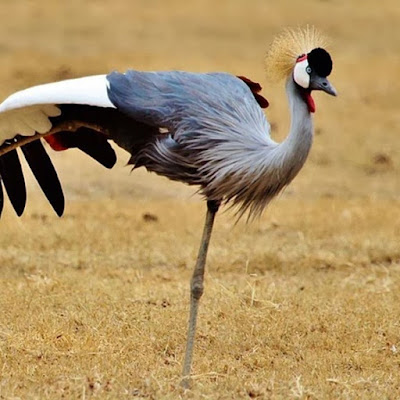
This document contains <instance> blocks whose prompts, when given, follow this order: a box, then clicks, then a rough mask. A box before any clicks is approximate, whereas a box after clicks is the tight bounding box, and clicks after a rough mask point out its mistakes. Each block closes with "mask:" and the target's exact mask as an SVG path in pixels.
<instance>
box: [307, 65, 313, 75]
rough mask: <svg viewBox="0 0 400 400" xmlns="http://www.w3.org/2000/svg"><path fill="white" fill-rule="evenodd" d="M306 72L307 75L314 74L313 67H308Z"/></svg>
mask: <svg viewBox="0 0 400 400" xmlns="http://www.w3.org/2000/svg"><path fill="white" fill-rule="evenodd" d="M306 72H307V74H311V72H312V69H311V67H310V66H308V67H307V68H306Z"/></svg>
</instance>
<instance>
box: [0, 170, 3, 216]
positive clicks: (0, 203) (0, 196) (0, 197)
mask: <svg viewBox="0 0 400 400" xmlns="http://www.w3.org/2000/svg"><path fill="white" fill-rule="evenodd" d="M3 206H4V195H3V186H2V184H1V176H0V217H1V213H2V212H3Z"/></svg>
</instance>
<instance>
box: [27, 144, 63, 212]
mask: <svg viewBox="0 0 400 400" xmlns="http://www.w3.org/2000/svg"><path fill="white" fill-rule="evenodd" d="M21 149H22V151H23V153H24V156H25V158H26V161H27V163H28V165H29V167H30V168H31V170H32V172H33V175H34V176H35V178H36V180H37V182H38V183H39V185H40V187H41V188H42V190H43V193H44V194H45V196H46V197H47V200H49V202H50V204H51V206H52V207H53V209H54V211H55V212H56V213H57V215H58V216H59V217H61V215H62V214H63V212H64V206H65V200H64V194H63V191H62V187H61V184H60V181H59V179H58V176H57V172H56V170H55V169H54V166H53V164H52V162H51V160H50V157H49V156H48V155H47V153H46V150H45V149H44V147H43V144H42V143H41V141H40V140H36V141H34V142H31V143H28V144H25V145H24V146H22V147H21Z"/></svg>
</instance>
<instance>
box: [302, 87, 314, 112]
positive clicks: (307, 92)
mask: <svg viewBox="0 0 400 400" xmlns="http://www.w3.org/2000/svg"><path fill="white" fill-rule="evenodd" d="M304 100H305V102H306V104H307V107H308V111H309V112H310V113H315V102H314V99H313V98H312V97H311V91H310V90H305V91H304Z"/></svg>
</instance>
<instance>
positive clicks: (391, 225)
mask: <svg viewBox="0 0 400 400" xmlns="http://www.w3.org/2000/svg"><path fill="white" fill-rule="evenodd" d="M0 18H1V23H0V33H1V34H0V55H1V65H0V82H1V85H0V95H1V97H2V98H4V97H6V96H7V95H8V94H10V93H12V92H13V91H15V90H17V89H21V88H24V87H27V86H30V85H35V84H39V83H43V82H49V81H53V80H57V79H64V78H71V77H77V76H81V75H88V74H97V73H104V72H108V71H111V70H120V71H123V70H125V69H127V68H136V69H144V70H165V69H182V70H191V71H228V72H231V73H233V74H237V75H245V76H248V77H249V78H251V79H252V80H254V81H259V82H260V83H261V84H262V85H263V87H264V91H263V94H264V96H265V97H266V98H268V99H269V101H270V103H271V106H270V108H269V109H267V111H266V113H267V117H268V119H269V120H270V122H271V124H272V127H273V136H274V137H275V138H276V139H277V140H281V139H283V138H284V136H285V134H286V132H287V129H288V127H289V118H288V111H287V105H286V99H285V94H284V91H283V87H282V84H272V83H270V82H269V81H268V79H267V77H266V76H265V74H264V57H265V54H266V50H267V48H268V44H269V43H270V42H271V40H272V37H273V35H274V34H276V33H278V32H279V31H280V30H281V29H282V28H283V27H285V26H297V25H299V24H300V25H304V24H307V23H309V24H314V25H316V26H317V27H319V28H320V29H322V30H323V31H324V32H325V33H326V34H328V35H329V37H330V39H331V45H330V52H331V54H332V57H333V59H334V71H333V73H332V76H331V81H332V83H333V84H334V85H335V86H336V88H337V90H338V92H339V96H338V97H337V98H332V97H329V96H326V95H324V94H316V95H315V100H316V104H317V112H316V114H315V128H316V135H315V140H314V145H313V148H312V151H311V154H310V157H309V159H308V161H307V163H306V165H305V167H304V168H303V170H302V171H301V172H300V174H299V176H298V177H297V178H296V179H295V181H294V182H293V183H292V184H291V186H290V187H289V188H288V189H287V190H286V191H285V192H284V194H282V195H281V196H279V198H278V199H276V200H275V201H274V202H273V203H272V204H271V206H270V207H269V208H268V210H267V211H266V212H265V213H264V215H263V217H262V218H261V219H260V220H259V221H257V222H255V223H252V224H246V223H245V222H244V221H241V222H239V223H238V224H235V221H234V217H233V214H232V213H231V212H229V211H225V212H222V213H220V215H218V217H217V220H216V226H215V231H214V233H213V238H212V243H211V247H210V254H209V263H208V268H207V273H206V282H205V294H204V296H203V298H202V302H201V310H200V316H199V327H198V329H199V330H198V336H197V341H196V348H195V355H194V366H193V373H194V377H193V386H192V390H191V391H189V392H186V393H183V392H182V390H181V389H180V387H179V382H180V373H181V364H182V359H183V352H184V346H185V335H186V323H187V314H188V304H189V280H190V275H191V270H192V267H193V265H194V261H195V258H196V253H197V247H198V244H199V240H200V236H201V230H202V224H203V218H204V214H205V205H204V203H203V202H202V200H201V199H200V198H199V197H198V196H196V195H193V193H194V190H193V189H191V188H187V187H185V186H184V185H181V184H178V183H172V182H169V181H167V180H165V179H163V178H160V177H157V176H155V175H153V174H149V173H146V172H145V171H140V170H139V171H135V172H133V173H131V172H130V168H129V167H126V166H125V164H126V162H127V160H128V155H127V154H126V153H124V152H123V151H122V150H121V151H118V155H119V162H118V165H116V166H115V167H114V169H113V170H111V171H108V170H106V169H104V168H102V167H100V166H97V165H95V163H94V162H92V161H91V160H89V159H86V158H85V157H84V156H81V155H80V154H78V153H76V152H74V151H68V152H65V153H54V152H52V159H53V160H54V163H55V165H56V167H57V170H58V171H59V175H60V179H61V181H62V183H63V187H64V192H65V195H66V199H67V206H66V211H65V214H64V216H63V217H62V218H61V219H59V218H57V217H56V216H55V215H54V214H53V213H52V210H51V209H50V206H49V205H48V204H47V203H46V201H45V200H44V199H43V195H42V194H41V192H40V189H39V188H38V187H37V185H36V183H35V182H34V180H33V179H32V177H31V176H30V175H29V172H27V176H28V186H29V193H28V196H29V198H28V205H27V210H26V213H25V214H24V216H23V217H22V218H17V217H16V216H15V215H14V213H13V211H12V209H11V206H10V205H9V204H7V205H6V206H5V210H4V213H3V217H2V220H1V222H0V307H1V309H2V310H3V312H2V313H1V314H0V371H1V373H0V398H4V399H18V398H21V399H59V398H68V399H70V398H80V399H85V398H90V397H94V398H99V399H116V398H143V399H147V398H150V399H176V398H180V397H182V398H189V399H232V398H235V399H248V398H260V399H265V398H266V399H288V398H300V399H314V398H315V399H338V398H347V399H358V398H360V399H367V398H368V399H384V398H385V399H396V398H399V397H400V378H399V376H400V328H399V320H400V306H399V304H400V246H399V243H400V240H399V239H400V200H399V195H400V179H399V172H400V135H399V133H400V114H399V112H398V109H399V106H400V101H399V90H400V81H399V79H398V72H399V70H400V56H399V54H400V28H399V25H398V21H399V18H400V8H399V7H398V2H397V0H383V1H381V2H379V4H377V3H376V2H373V1H372V0H366V1H364V3H363V6H362V7H361V6H360V3H359V2H358V1H355V0H353V1H343V0H325V1H322V0H319V1H317V0H303V1H302V2H297V3H293V2H291V1H289V0H281V1H279V2H270V1H266V0H254V1H252V2H248V1H245V0H235V1H232V0H229V1H228V0H221V1H218V2H214V1H211V0H203V1H198V2H195V1H178V0H173V1H168V2H157V1H148V0H146V1H145V0H142V1H140V0H135V1H128V0H115V1H113V2H108V1H105V0H103V1H101V0H97V1H87V2H84V3H83V2H81V1H77V0H71V1H69V2H68V3H67V4H66V3H62V2H54V1H49V0H43V1H41V2H34V1H22V0H15V1H13V2H7V3H4V4H2V6H1V13H0ZM215 95H216V96H217V95H218V94H217V93H216V94H215Z"/></svg>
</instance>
